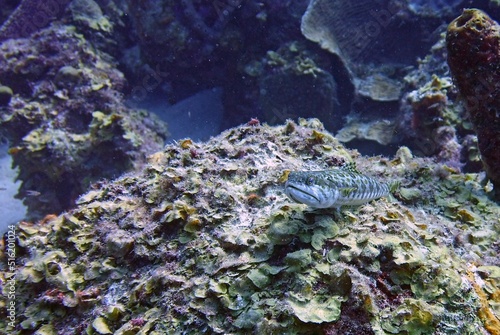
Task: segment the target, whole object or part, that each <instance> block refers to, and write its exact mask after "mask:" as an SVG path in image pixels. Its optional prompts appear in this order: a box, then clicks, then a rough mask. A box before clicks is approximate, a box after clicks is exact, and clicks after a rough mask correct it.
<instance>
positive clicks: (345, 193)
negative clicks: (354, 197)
mask: <svg viewBox="0 0 500 335" xmlns="http://www.w3.org/2000/svg"><path fill="white" fill-rule="evenodd" d="M357 189H358V188H357V187H344V188H341V189H340V193H341V194H342V196H343V197H348V196H349V195H350V194H351V193H352V192H354V191H356V190H357Z"/></svg>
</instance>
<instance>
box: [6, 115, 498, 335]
mask: <svg viewBox="0 0 500 335" xmlns="http://www.w3.org/2000/svg"><path fill="white" fill-rule="evenodd" d="M351 160H354V161H355V162H356V163H357V165H358V169H359V170H360V171H362V172H364V173H366V174H369V175H371V176H373V177H375V178H377V179H379V180H381V181H385V182H391V183H392V182H399V183H400V184H401V187H400V188H399V189H398V190H397V191H396V192H395V194H394V196H395V198H391V199H385V198H383V199H379V200H376V201H372V202H370V203H368V204H366V205H363V206H360V207H357V208H349V209H345V210H343V211H342V212H341V213H337V214H336V213H335V211H334V210H320V211H313V210H311V209H309V208H307V207H306V206H304V205H301V204H296V203H293V202H291V201H290V200H289V199H288V198H287V197H286V196H285V195H284V193H283V190H282V186H281V185H282V183H283V182H284V181H285V180H286V175H287V174H286V171H287V170H320V169H327V168H334V167H337V166H339V165H342V164H343V163H345V162H348V161H351ZM479 181H480V176H479V175H477V174H466V175H465V174H458V173H456V171H455V170H453V169H449V168H447V167H446V166H444V165H439V164H436V163H434V162H433V161H432V160H430V159H425V158H414V157H413V156H412V154H411V152H410V151H409V150H408V149H407V148H401V149H400V150H399V151H398V153H397V155H396V157H395V158H394V159H392V160H389V159H385V158H381V157H363V156H360V155H359V154H358V153H357V152H356V151H351V150H346V149H345V148H344V147H343V146H342V145H341V144H339V142H338V141H337V140H336V139H335V138H333V137H332V136H331V135H330V134H329V133H328V132H327V131H325V130H324V127H323V125H322V124H321V123H320V122H319V121H318V120H315V119H310V120H304V119H300V120H299V123H298V124H296V123H294V122H292V121H288V122H287V123H286V124H285V125H281V126H275V127H270V126H268V125H265V124H264V125H261V124H258V123H256V122H252V123H251V124H248V125H242V126H240V127H237V128H233V129H229V130H227V131H225V132H223V133H222V134H220V135H219V136H217V137H214V138H213V139H212V140H210V141H208V142H206V143H195V142H193V141H191V140H189V139H186V140H181V141H179V142H178V143H175V144H172V145H168V146H166V147H165V149H164V150H163V151H161V152H158V153H156V154H153V155H151V156H150V157H149V164H148V165H147V166H146V167H145V168H144V169H143V170H141V171H139V172H136V173H129V174H127V175H124V176H122V177H120V178H118V179H116V180H115V181H112V182H109V181H102V182H100V183H97V184H95V185H94V187H93V189H92V190H91V191H90V192H88V193H87V194H85V195H83V196H82V197H80V198H79V200H78V202H77V203H78V206H77V207H76V208H75V209H73V210H71V211H69V212H67V213H64V214H62V215H60V216H57V217H56V216H48V217H46V218H45V219H44V220H41V221H39V222H37V223H33V224H32V223H26V222H24V223H21V225H20V226H19V229H18V231H17V234H18V239H19V241H18V243H19V248H18V255H19V257H18V274H17V283H18V290H19V291H18V295H17V297H16V299H17V300H16V301H17V306H18V311H19V315H18V321H19V323H18V325H17V326H16V329H14V330H11V329H8V330H9V331H11V333H12V334H24V333H26V332H38V333H39V334H57V333H70V334H84V333H98V334H108V333H114V334H132V333H138V332H140V333H142V334H170V333H190V332H193V331H194V330H196V332H197V333H212V334H228V333H231V334H248V333H249V332H253V333H259V334H271V333H284V332H286V333H287V334H348V333H351V334H438V335H439V334H483V333H485V332H486V330H489V331H490V332H492V333H494V331H497V333H498V331H499V330H500V327H499V321H498V319H499V317H500V309H499V308H498V306H499V301H498V292H500V291H499V288H500V261H499V259H498V254H499V252H500V244H499V234H500V224H499V221H498V217H499V215H500V212H499V208H498V206H496V205H495V204H494V203H492V202H491V201H490V200H489V199H488V197H487V196H486V192H485V190H484V189H483V187H482V186H481V185H480V183H479ZM1 275H2V280H4V279H5V276H6V273H5V272H2V273H1ZM4 294H5V292H4ZM6 299H7V298H6V296H5V295H2V296H1V300H0V304H1V305H3V306H5V304H6V303H7V300H6ZM5 320H6V319H5V318H4V317H2V318H1V319H0V326H1V327H2V328H4V327H5V326H6V324H5V322H6V321H5Z"/></svg>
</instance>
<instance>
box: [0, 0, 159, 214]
mask: <svg viewBox="0 0 500 335" xmlns="http://www.w3.org/2000/svg"><path fill="white" fill-rule="evenodd" d="M82 2H85V1H78V2H77V1H74V2H72V8H73V7H74V6H76V5H77V3H80V5H81V4H82ZM89 3H93V1H89ZM36 34H37V35H36V37H35V38H30V39H28V38H20V39H12V40H8V41H5V42H3V43H2V44H1V46H0V55H1V57H0V81H1V82H2V84H3V85H8V86H9V87H7V86H2V87H3V90H2V87H0V100H3V102H4V103H3V104H2V102H1V101H0V126H1V128H2V135H3V136H5V137H6V138H7V139H8V140H9V144H10V150H9V153H10V154H11V155H12V159H13V162H14V165H16V166H18V168H19V176H18V179H19V180H21V186H20V190H19V193H18V195H17V196H18V197H19V198H22V199H23V200H24V203H25V205H26V206H27V207H28V217H30V218H37V219H38V218H41V217H43V216H44V215H46V214H49V213H60V212H62V211H63V210H64V209H67V208H69V207H71V206H73V205H74V201H75V200H76V198H77V197H78V196H79V195H81V194H82V193H83V192H84V191H85V190H87V188H88V186H89V185H90V184H91V183H92V182H95V181H97V180H99V179H101V178H112V177H116V176H118V175H120V174H121V173H123V172H125V171H127V170H129V169H133V168H134V167H138V166H140V165H142V164H143V163H145V156H146V155H147V154H148V153H152V152H154V151H156V150H158V149H160V148H161V147H162V146H163V141H164V139H165V137H166V136H167V132H166V125H165V124H164V123H162V122H161V121H160V120H158V119H157V118H155V117H154V116H153V115H151V114H149V113H148V112H146V111H144V110H136V109H132V108H129V107H127V106H126V105H125V99H124V97H123V94H122V92H123V89H124V87H125V86H126V80H125V77H124V75H123V74H122V73H121V72H120V71H118V70H117V69H116V64H115V62H114V61H113V59H112V58H111V57H110V55H108V54H106V53H104V52H102V51H99V50H98V49H97V48H96V47H95V45H94V44H92V43H91V42H90V41H88V40H87V39H85V38H84V36H82V35H81V34H80V33H78V32H77V31H76V29H75V27H72V26H67V25H66V26H65V25H60V24H55V23H54V24H53V25H51V26H50V27H48V28H46V29H43V30H41V31H39V32H37V33H36Z"/></svg>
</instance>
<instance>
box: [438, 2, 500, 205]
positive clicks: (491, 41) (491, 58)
mask: <svg viewBox="0 0 500 335" xmlns="http://www.w3.org/2000/svg"><path fill="white" fill-rule="evenodd" d="M446 44H447V49H448V65H449V67H450V71H451V74H452V76H453V80H454V83H455V85H457V87H458V89H459V91H460V94H461V95H462V97H463V100H464V102H465V106H466V109H467V112H468V113H469V116H470V119H471V121H472V123H473V125H474V129H475V131H476V134H477V138H478V146H479V151H480V152H481V157H482V161H483V165H484V168H485V170H486V174H487V176H488V177H489V178H490V180H491V181H492V183H493V185H494V187H495V194H496V197H497V198H498V197H499V196H500V190H499V189H500V154H499V148H500V84H499V78H500V26H499V25H498V23H497V22H495V21H494V20H492V19H491V18H490V17H489V16H488V15H487V14H486V13H485V12H483V11H481V10H478V9H465V10H464V11H463V13H462V15H460V16H459V17H458V18H456V19H455V20H454V21H453V22H451V23H450V25H449V26H448V32H447V36H446Z"/></svg>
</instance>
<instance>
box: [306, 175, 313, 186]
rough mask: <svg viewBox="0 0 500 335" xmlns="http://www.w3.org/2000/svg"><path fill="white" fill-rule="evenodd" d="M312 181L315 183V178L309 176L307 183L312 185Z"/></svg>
mask: <svg viewBox="0 0 500 335" xmlns="http://www.w3.org/2000/svg"><path fill="white" fill-rule="evenodd" d="M312 183H314V178H313V177H309V178H307V184H308V185H311V184H312Z"/></svg>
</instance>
